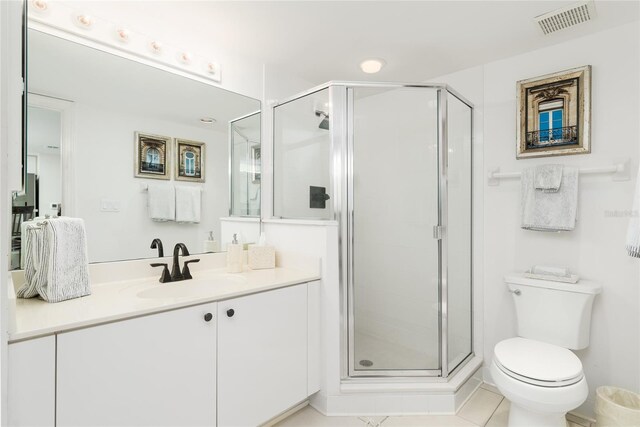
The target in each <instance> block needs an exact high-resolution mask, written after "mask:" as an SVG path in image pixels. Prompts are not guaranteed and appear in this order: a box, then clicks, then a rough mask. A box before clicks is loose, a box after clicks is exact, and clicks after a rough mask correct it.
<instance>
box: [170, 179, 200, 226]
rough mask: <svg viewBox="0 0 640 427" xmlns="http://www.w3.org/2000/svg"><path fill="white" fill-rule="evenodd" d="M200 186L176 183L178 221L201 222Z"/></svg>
mask: <svg viewBox="0 0 640 427" xmlns="http://www.w3.org/2000/svg"><path fill="white" fill-rule="evenodd" d="M201 191H202V190H201V189H200V187H193V186H186V185H176V221H177V222H191V223H198V222H200V205H201V201H200V199H201V197H200V193H201Z"/></svg>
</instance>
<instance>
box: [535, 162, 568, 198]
mask: <svg viewBox="0 0 640 427" xmlns="http://www.w3.org/2000/svg"><path fill="white" fill-rule="evenodd" d="M562 169H563V166H562V165H540V166H536V171H535V180H536V189H537V190H542V191H544V192H545V193H555V192H556V191H558V190H559V189H560V184H561V183H562Z"/></svg>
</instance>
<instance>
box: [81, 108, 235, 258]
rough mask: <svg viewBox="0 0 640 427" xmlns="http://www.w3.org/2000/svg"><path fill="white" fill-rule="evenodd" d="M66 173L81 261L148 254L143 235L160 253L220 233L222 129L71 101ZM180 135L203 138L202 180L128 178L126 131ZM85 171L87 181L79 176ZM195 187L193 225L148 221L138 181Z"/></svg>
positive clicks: (130, 160)
mask: <svg viewBox="0 0 640 427" xmlns="http://www.w3.org/2000/svg"><path fill="white" fill-rule="evenodd" d="M75 109H76V114H75V126H76V128H75V136H76V138H75V143H74V144H75V146H74V149H75V154H74V166H75V167H74V175H75V180H76V184H75V190H76V200H77V202H76V210H77V212H74V213H73V215H74V216H78V217H80V218H83V219H84V220H85V224H86V229H87V240H88V251H89V260H90V261H91V262H93V261H107V260H117V259H129V258H141V257H147V256H152V255H153V254H154V253H155V250H151V249H149V244H150V243H151V240H152V239H153V238H155V237H158V238H160V239H162V241H163V242H164V244H165V250H166V251H167V252H168V251H170V250H171V248H173V245H174V244H175V243H178V242H183V243H185V244H186V245H187V247H188V248H189V249H190V250H191V252H194V253H196V252H201V251H202V246H203V241H204V240H205V239H206V238H207V236H208V232H209V231H210V230H211V231H213V232H214V235H215V236H216V238H219V236H220V220H219V219H220V217H224V216H227V215H228V196H227V194H228V188H229V187H228V153H227V152H228V141H227V136H226V133H223V132H218V131H214V130H209V129H206V128H202V127H196V126H188V125H183V124H180V123H172V122H170V121H167V120H161V119H159V118H153V117H145V116H136V115H131V114H120V113H118V112H114V111H111V110H105V109H101V108H97V107H94V106H91V105H87V104H83V103H77V104H76V106H75ZM135 131H140V132H145V133H153V134H158V135H166V136H172V137H180V138H185V139H190V140H194V141H201V142H205V143H206V150H207V151H206V156H205V157H206V158H205V162H206V163H205V183H203V184H199V183H189V182H182V181H163V180H154V179H140V178H134V176H133V169H134V166H133V165H134V149H133V147H134V132H135ZM89 177H91V179H87V178H89ZM142 183H146V184H166V185H196V186H200V187H201V188H202V189H203V193H202V214H201V221H200V223H199V224H178V223H176V222H154V221H151V219H149V216H148V211H147V198H148V193H146V192H142V191H141V188H140V185H141V184H142ZM103 199H106V200H111V201H116V202H119V203H120V206H121V210H120V211H119V212H102V211H101V210H100V208H101V200H103Z"/></svg>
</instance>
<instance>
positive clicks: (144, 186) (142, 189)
mask: <svg viewBox="0 0 640 427" xmlns="http://www.w3.org/2000/svg"><path fill="white" fill-rule="evenodd" d="M179 185H182V184H179ZM199 187H200V191H201V192H203V193H204V188H203V187H202V186H199ZM145 191H149V184H146V183H143V184H140V192H142V193H144V192H145Z"/></svg>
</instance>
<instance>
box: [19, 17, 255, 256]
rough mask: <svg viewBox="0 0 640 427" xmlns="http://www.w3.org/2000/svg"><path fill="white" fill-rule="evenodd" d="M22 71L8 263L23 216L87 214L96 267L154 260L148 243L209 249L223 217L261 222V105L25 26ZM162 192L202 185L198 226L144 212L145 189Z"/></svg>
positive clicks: (146, 202)
mask: <svg viewBox="0 0 640 427" xmlns="http://www.w3.org/2000/svg"><path fill="white" fill-rule="evenodd" d="M27 65H28V91H29V93H28V101H27V102H28V113H27V154H28V162H27V169H28V171H27V172H28V175H27V186H26V191H25V193H24V194H22V195H18V196H17V197H15V198H14V201H13V207H12V216H13V219H14V221H13V230H12V246H11V247H12V254H11V255H12V256H11V267H12V268H14V269H15V268H19V267H20V258H21V256H22V255H23V254H21V245H20V243H21V242H20V240H21V239H20V223H21V222H23V221H26V220H28V219H30V218H36V217H45V216H47V215H49V216H55V215H65V216H73V217H79V218H83V219H84V221H85V226H86V231H87V240H88V253H89V258H90V261H91V262H104V261H115V260H123V259H134V258H146V257H154V256H157V253H156V251H154V250H152V249H150V247H149V246H150V243H151V241H152V239H154V238H160V239H162V241H163V242H164V244H165V249H167V251H168V250H169V249H170V248H172V247H173V245H174V244H175V243H177V242H183V243H185V244H186V245H187V247H188V248H189V250H190V251H191V252H192V253H199V252H202V251H204V250H205V249H204V248H205V246H206V247H207V249H206V250H210V249H211V245H205V241H206V240H208V238H209V235H210V233H211V234H212V235H213V236H214V238H215V239H216V240H218V242H219V241H220V233H221V230H220V218H222V217H228V216H230V215H232V216H234V215H237V216H244V217H246V216H249V217H259V216H260V164H259V162H260V101H258V100H256V99H253V98H249V97H246V96H242V95H239V94H237V93H233V92H229V91H226V90H223V89H220V88H218V87H215V86H212V85H209V84H206V83H203V82H200V81H197V80H193V79H189V78H186V77H183V76H180V75H177V74H174V73H170V72H167V71H163V70H161V69H158V68H155V67H151V66H148V65H145V64H142V63H139V62H136V61H133V60H129V59H126V58H123V57H120V56H117V55H112V54H109V53H106V52H104V51H101V50H97V49H93V48H91V47H88V46H86V45H82V44H78V43H74V42H72V41H69V40H66V39H62V38H59V37H55V36H52V35H50V34H46V33H43V32H39V31H35V30H33V29H30V30H29V32H28V47H27ZM136 147H137V149H136ZM140 172H142V173H140ZM136 175H137V176H136ZM157 178H163V179H157ZM167 187H173V188H178V187H181V188H182V190H183V191H184V187H198V188H199V189H200V204H201V206H200V210H199V212H198V213H199V220H198V221H197V222H195V221H180V219H182V217H181V218H176V219H175V220H167V221H157V220H153V219H152V218H151V217H150V210H149V206H148V205H149V203H150V197H151V195H150V194H151V193H152V191H150V189H153V190H154V191H153V193H154V194H153V196H154V197H155V196H156V195H157V194H158V191H157V189H158V188H167ZM176 203H177V204H179V203H180V201H176ZM177 207H179V206H177ZM188 219H193V218H188ZM220 247H221V249H223V250H224V243H222V244H221V245H220Z"/></svg>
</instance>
